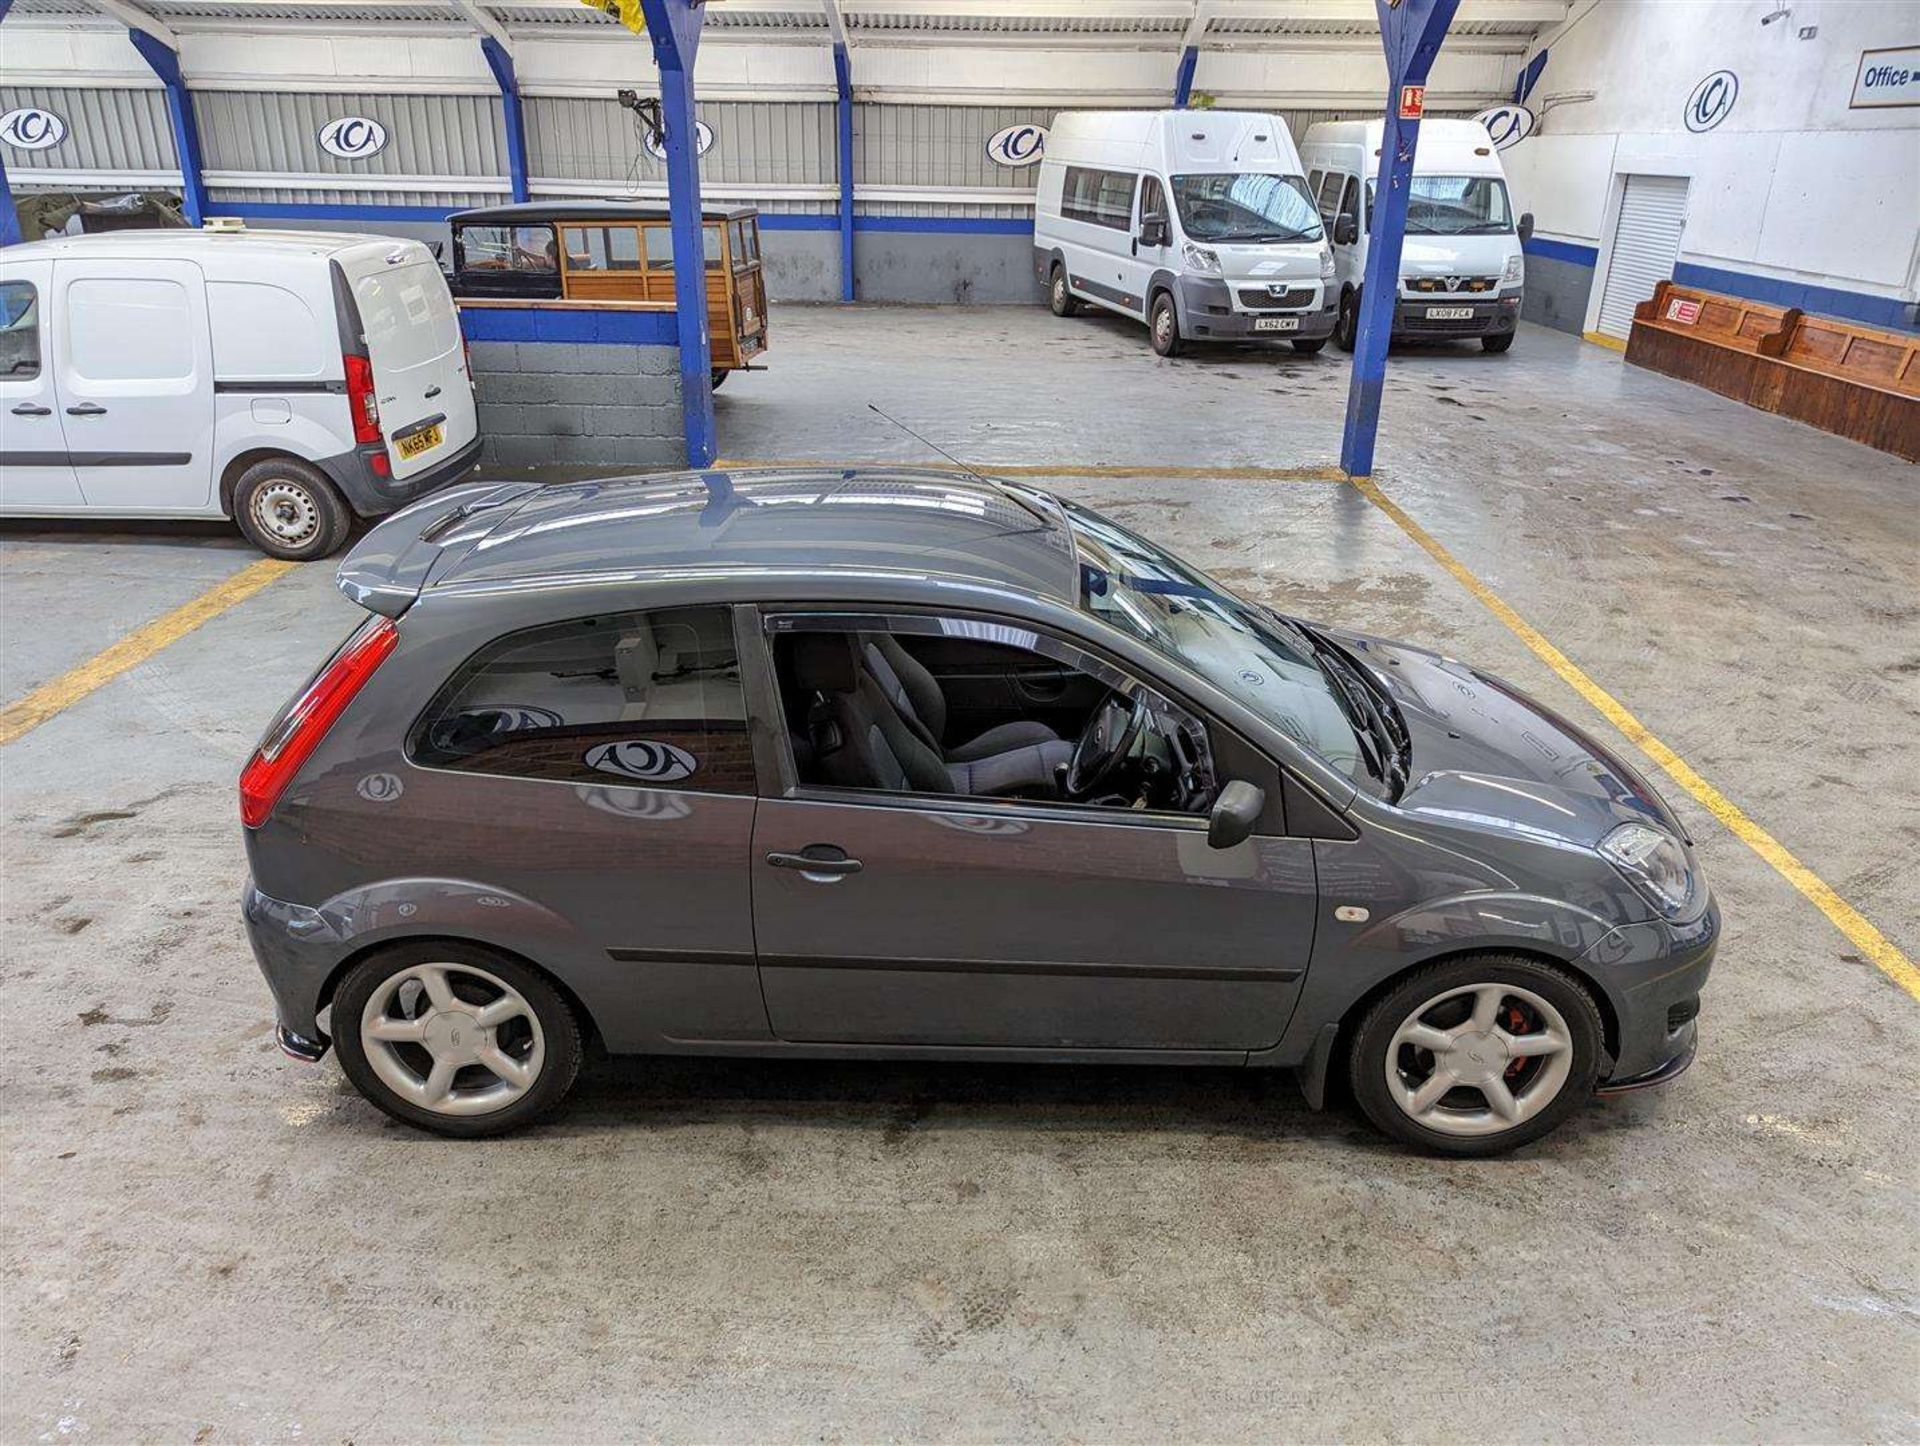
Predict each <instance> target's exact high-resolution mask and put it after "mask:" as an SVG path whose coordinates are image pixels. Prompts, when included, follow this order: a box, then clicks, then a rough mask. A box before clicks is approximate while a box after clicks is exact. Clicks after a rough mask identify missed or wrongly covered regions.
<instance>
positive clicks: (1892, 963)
mask: <svg viewBox="0 0 1920 1446" xmlns="http://www.w3.org/2000/svg"><path fill="white" fill-rule="evenodd" d="M1353 485H1354V486H1355V487H1356V488H1357V489H1358V490H1359V491H1360V493H1361V494H1362V495H1363V496H1364V497H1365V498H1366V499H1367V500H1368V501H1369V502H1371V503H1373V505H1374V506H1375V507H1378V508H1379V509H1380V510H1381V511H1382V512H1384V513H1386V514H1387V516H1388V517H1390V518H1392V519H1393V521H1394V522H1395V524H1397V525H1398V526H1399V528H1400V530H1401V531H1402V532H1404V533H1406V534H1407V536H1408V537H1410V538H1412V539H1413V540H1414V541H1415V542H1416V543H1418V544H1419V545H1420V546H1421V547H1422V548H1423V549H1424V550H1425V551H1426V553H1427V554H1428V556H1430V557H1431V558H1433V560H1434V561H1435V562H1437V563H1439V564H1440V566H1442V567H1444V568H1445V569H1446V570H1447V571H1448V572H1449V573H1451V574H1452V575H1453V578H1454V580H1455V581H1456V582H1458V583H1459V584H1460V585H1461V586H1462V587H1464V588H1465V589H1466V590H1467V591H1468V592H1470V593H1472V594H1473V595H1474V597H1476V598H1477V599H1479V601H1480V602H1481V604H1482V605H1483V606H1485V607H1486V609H1487V611H1489V612H1491V613H1492V614H1493V615H1494V616H1495V617H1497V618H1498V619H1500V621H1501V622H1503V623H1505V624H1506V625H1507V627H1508V629H1510V630H1511V631H1512V632H1513V634H1514V635H1515V636H1516V637H1518V638H1519V639H1520V641H1521V642H1523V643H1525V644H1526V645H1527V646H1528V647H1529V648H1530V649H1532V650H1533V653H1534V655H1535V656H1536V657H1538V658H1539V659H1540V660H1541V661H1542V662H1543V663H1545V664H1546V665H1547V666H1548V667H1549V668H1552V669H1553V671H1554V672H1556V673H1558V674H1559V675H1560V677H1561V678H1562V679H1564V680H1565V681H1566V682H1567V684H1568V685H1569V686H1571V687H1572V688H1573V690H1574V691H1575V692H1577V693H1578V694H1580V696H1581V697H1583V698H1585V699H1586V700H1587V701H1588V702H1589V703H1591V704H1593V706H1594V707H1595V708H1598V709H1599V710H1600V712H1601V713H1602V714H1604V715H1605V717H1606V719H1607V721H1608V722H1610V723H1612V724H1613V726H1614V727H1616V728H1618V729H1619V730H1620V731H1621V732H1622V733H1624V734H1626V735H1627V737H1629V738H1631V739H1632V740H1633V741H1634V743H1635V744H1636V745H1638V747H1639V748H1640V750H1641V751H1642V752H1643V753H1645V754H1646V755H1647V757H1649V758H1651V759H1652V760H1653V761H1654V762H1655V763H1657V764H1658V765H1659V766H1660V768H1661V770H1662V771H1663V772H1665V773H1666V775H1667V777H1669V778H1671V779H1672V780H1673V781H1674V782H1675V783H1677V784H1679V785H1680V787H1682V788H1684V789H1685V790H1686V791H1687V792H1688V793H1690V794H1692V795H1693V797H1694V798H1695V799H1696V800H1697V801H1698V802H1699V803H1700V804H1701V805H1702V806H1703V807H1705V808H1706V810H1707V811H1708V812H1709V813H1711V814H1712V815H1713V816H1714V817H1715V818H1717V819H1719V820H1720V822H1721V823H1723V824H1725V825H1726V826H1727V830H1728V832H1730V833H1731V834H1733V836H1734V837H1735V838H1737V839H1739V840H1740V842H1742V843H1743V844H1745V845H1746V846H1747V847H1748V848H1750V849H1752V850H1753V851H1754V852H1755V853H1757V854H1758V855H1760V857H1761V858H1763V859H1765V860H1766V861H1767V863H1768V864H1769V865H1771V866H1772V868H1773V870H1774V871H1775V872H1776V873H1778V874H1779V875H1780V876H1781V877H1782V878H1784V879H1785V880H1786V881H1787V882H1788V883H1790V884H1792V885H1793V886H1794V887H1795V888H1796V889H1798V890H1799V891H1800V892H1801V893H1803V894H1805V895H1806V896H1807V898H1808V899H1810V900H1812V901H1813V904H1814V907H1816V908H1817V909H1819V910H1820V912H1821V913H1823V914H1825V915H1826V916H1827V918H1828V919H1830V920H1831V921H1832V922H1833V926H1834V927H1835V928H1836V929H1838V930H1839V931H1840V932H1841V933H1842V934H1844V935H1846V937H1847V938H1848V939H1849V940H1851V941H1852V943H1853V945H1854V947H1855V948H1857V949H1858V950H1859V951H1860V952H1861V953H1862V954H1863V955H1865V956H1866V957H1867V958H1868V959H1870V960H1872V961H1873V964H1874V966H1875V967H1876V968H1878V969H1879V970H1880V972H1881V973H1883V974H1885V975H1886V976H1887V977H1888V978H1889V979H1891V980H1893V982H1894V983H1895V984H1898V985H1899V986H1900V987H1901V988H1902V989H1904V990H1906V991H1907V993H1908V994H1910V995H1912V996H1913V998H1915V999H1916V1000H1920V968H1915V966H1914V963H1913V961H1912V960H1911V959H1909V958H1907V956H1906V955H1905V954H1904V953H1902V952H1901V951H1900V949H1899V948H1898V947H1896V946H1895V944H1894V943H1893V941H1892V940H1891V939H1889V938H1887V936H1886V935H1884V934H1882V933H1881V932H1880V931H1879V930H1878V929H1876V928H1874V926H1873V925H1872V924H1871V923H1869V922H1868V921H1867V918H1866V916H1865V915H1863V914H1861V912H1860V911H1859V910H1858V909H1856V908H1854V907H1853V905H1851V904H1849V903H1848V902H1847V901H1846V900H1845V899H1843V898H1841V897H1840V895H1839V894H1837V893H1835V892H1834V890H1833V887H1832V886H1831V885H1830V884H1828V883H1827V881H1826V880H1825V879H1823V878H1821V877H1820V876H1819V875H1818V874H1816V873H1815V872H1814V871H1813V870H1812V869H1810V868H1808V867H1807V866H1806V865H1805V864H1803V863H1801V862H1800V860H1799V859H1797V858H1795V857H1794V856H1793V855H1792V853H1790V852H1789V851H1788V850H1787V848H1786V846H1785V845H1784V844H1782V843H1781V842H1780V841H1779V840H1778V839H1776V838H1775V837H1774V836H1773V835H1772V834H1770V833H1768V832H1767V831H1766V830H1765V829H1764V828H1762V827H1760V825H1759V824H1757V823H1755V822H1754V821H1753V820H1752V819H1751V818H1749V817H1748V816H1747V814H1746V813H1745V812H1744V811H1743V810H1742V809H1741V808H1740V806H1739V805H1738V804H1736V803H1734V802H1733V800H1732V799H1730V798H1728V797H1727V796H1726V795H1725V794H1724V793H1722V792H1721V791H1720V790H1719V789H1717V788H1715V787H1714V786H1713V785H1712V784H1711V783H1708V782H1707V780H1706V779H1704V778H1702V777H1701V776H1700V775H1699V774H1698V773H1696V772H1694V770H1693V768H1692V767H1691V766H1690V765H1689V764H1688V763H1687V761H1686V760H1685V759H1684V758H1682V757H1681V756H1680V755H1679V754H1677V753H1675V752H1674V751H1673V750H1672V749H1671V748H1669V747H1667V745H1666V744H1664V743H1662V742H1661V741H1660V740H1659V739H1658V738H1656V737H1655V736H1654V735H1653V733H1652V732H1651V730H1649V729H1648V727H1647V725H1646V724H1644V723H1642V722H1641V721H1640V720H1639V719H1638V718H1636V717H1634V716H1633V714H1631V713H1629V712H1628V711H1627V709H1626V707H1625V706H1624V705H1623V704H1622V703H1621V702H1620V700H1619V699H1618V698H1615V697H1614V696H1613V695H1612V694H1611V693H1609V692H1608V691H1607V690H1606V689H1605V688H1602V687H1601V686H1600V685H1599V684H1598V683H1596V682H1594V681H1593V679H1592V678H1590V677H1588V676H1587V674H1586V673H1585V672H1584V671H1582V669H1581V668H1580V666H1579V665H1578V664H1577V663H1575V662H1574V661H1573V660H1572V659H1570V658H1569V657H1567V655H1566V654H1565V653H1563V652H1561V651H1560V650H1559V649H1558V648H1556V647H1555V646H1554V645H1553V644H1552V643H1550V642H1548V641H1547V640H1546V639H1545V638H1544V637H1542V636H1541V635H1540V633H1539V632H1538V631H1537V630H1536V629H1535V628H1534V627H1533V625H1532V624H1530V623H1529V622H1527V620H1526V619H1525V618H1523V617H1521V616H1520V614H1518V613H1517V612H1515V611H1514V610H1513V609H1512V608H1511V607H1509V606H1508V605H1507V604H1506V602H1505V601H1504V600H1502V598H1501V597H1500V595H1499V594H1498V593H1496V592H1495V591H1494V590H1493V589H1492V588H1490V587H1488V586H1487V585H1486V584H1485V583H1484V582H1482V581H1480V579H1479V578H1478V577H1476V576H1475V575H1474V574H1473V572H1472V571H1471V570H1470V569H1469V568H1468V567H1467V566H1466V564H1465V563H1463V562H1461V561H1460V560H1459V559H1458V558H1456V557H1455V556H1454V555H1453V554H1452V553H1451V552H1449V551H1447V549H1446V547H1445V546H1443V545H1442V544H1441V543H1440V542H1439V541H1438V540H1437V539H1436V538H1434V537H1433V535H1432V534H1430V533H1429V532H1428V531H1427V530H1426V529H1425V528H1424V527H1422V526H1421V525H1420V524H1419V523H1417V522H1415V521H1414V520H1413V519H1412V518H1411V517H1409V516H1408V515H1407V514H1406V513H1405V512H1404V511H1403V510H1402V509H1401V508H1400V506H1399V504H1398V503H1396V502H1394V501H1393V499H1392V498H1390V497H1388V496H1387V495H1386V494H1385V493H1384V492H1382V491H1381V490H1380V489H1379V487H1378V486H1376V485H1375V484H1374V482H1373V479H1372V478H1370V477H1356V478H1354V479H1353Z"/></svg>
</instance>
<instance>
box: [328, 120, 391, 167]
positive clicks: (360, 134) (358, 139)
mask: <svg viewBox="0 0 1920 1446" xmlns="http://www.w3.org/2000/svg"><path fill="white" fill-rule="evenodd" d="M386 148H387V128H386V127H385V126H383V125H381V124H380V122H379V121H377V120H372V119H370V118H368V117H367V116H363V115H343V116H337V117H335V118H334V119H333V120H330V121H328V122H327V123H326V124H325V125H323V126H321V127H320V149H321V150H323V151H325V152H326V153H327V154H328V155H330V156H338V157H339V158H340V159H341V160H343V161H364V160H366V159H367V157H368V156H377V155H379V154H380V152H382V151H384V150H385V149H386Z"/></svg>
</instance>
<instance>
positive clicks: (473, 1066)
mask: <svg viewBox="0 0 1920 1446" xmlns="http://www.w3.org/2000/svg"><path fill="white" fill-rule="evenodd" d="M333 1033H334V1037H335V1041H336V1043H337V1045H338V1047H339V1051H340V1067H341V1069H343V1070H344V1071H346V1075H347V1078H348V1079H350V1080H352V1081H353V1084H354V1087H355V1088H356V1089H358V1090H359V1091H360V1093H361V1094H363V1095H365V1096H366V1097H367V1099H368V1100H370V1101H371V1102H372V1103H373V1104H375V1105H377V1106H378V1107H379V1108H380V1109H382V1110H385V1111H386V1112H387V1113H388V1114H390V1115H392V1116H393V1117H394V1118H395V1119H397V1120H401V1121H404V1122H405V1123H407V1124H410V1125H418V1126H419V1127H420V1128H422V1129H426V1130H432V1131H434V1132H435V1133H436V1134H442V1135H454V1136H461V1137H473V1136H478V1135H497V1134H500V1133H502V1132H504V1131H507V1130H511V1129H514V1128H517V1127H518V1126H520V1125H524V1124H526V1123H527V1122H528V1121H530V1120H533V1119H536V1118H538V1117H539V1116H540V1115H542V1114H544V1113H546V1112H547V1111H548V1110H550V1109H552V1108H553V1107H554V1106H555V1105H557V1104H558V1103H559V1102H560V1101H561V1100H562V1099H563V1098H565V1096H566V1093H567V1091H568V1090H570V1089H571V1088H573V1081H574V1077H575V1076H576V1075H578V1074H579V1072H580V1057H581V1047H580V1025H579V1021H578V1020H576V1019H575V1018H574V1015H573V1010H572V1009H571V1008H569V1007H568V1005H567V1002H566V1001H565V1000H564V999H562V998H561V997H560V994H559V992H558V991H557V990H555V989H554V987H553V986H552V985H551V984H550V983H548V982H547V980H546V979H545V978H543V977H542V976H541V975H540V974H538V973H537V972H535V971H534V970H532V969H530V968H528V967H527V966H526V965H524V964H522V963H520V962H519V961H517V960H515V959H512V958H509V957H508V956H507V955H505V954H500V953H497V952H495V951H494V950H491V949H486V948H482V947H481V946H479V945H474V944H455V943H418V944H403V945H398V946H396V947H394V948H391V949H384V950H381V951H380V952H379V953H377V954H374V955H372V956H371V957H369V958H367V959H365V960H362V961H361V962H360V963H359V964H357V965H355V966H354V968H353V971H352V972H351V973H349V974H348V975H347V977H346V979H345V980H343V981H342V983H341V985H340V988H339V991H338V992H337V993H336V994H335V996H334V1001H333Z"/></svg>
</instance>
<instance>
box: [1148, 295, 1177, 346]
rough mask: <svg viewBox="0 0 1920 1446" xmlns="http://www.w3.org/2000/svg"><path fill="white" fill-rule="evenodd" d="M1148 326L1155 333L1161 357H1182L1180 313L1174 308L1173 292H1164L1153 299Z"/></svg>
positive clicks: (1154, 344) (1154, 340)
mask: <svg viewBox="0 0 1920 1446" xmlns="http://www.w3.org/2000/svg"><path fill="white" fill-rule="evenodd" d="M1147 326H1148V328H1149V329H1150V330H1151V331H1152V333H1153V349H1154V350H1155V351H1157V352H1159V353H1160V355H1161V356H1179V355H1180V313H1179V311H1178V310H1176V309H1175V307H1174V304H1173V294H1172V293H1171V292H1167V291H1163V292H1161V293H1160V294H1159V295H1158V296H1156V297H1154V298H1153V306H1152V309H1151V310H1149V311H1148V313H1147Z"/></svg>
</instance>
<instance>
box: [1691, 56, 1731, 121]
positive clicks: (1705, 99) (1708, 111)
mask: <svg viewBox="0 0 1920 1446" xmlns="http://www.w3.org/2000/svg"><path fill="white" fill-rule="evenodd" d="M1739 98H1740V77H1739V76H1737V75H1735V74H1734V73H1733V72H1732V71H1731V70H1716V71H1714V73H1713V74H1712V75H1710V76H1708V77H1707V78H1706V79H1705V80H1703V81H1701V82H1700V83H1699V84H1698V85H1696V86H1695V87H1694V88H1693V94H1692V95H1690V96H1688V97H1687V109H1686V120H1687V129H1688V130H1690V131H1710V130H1712V129H1713V128H1714V127H1715V126H1717V125H1719V124H1720V122H1721V121H1723V120H1725V119H1726V118H1727V116H1728V114H1729V113H1730V112H1731V111H1732V110H1733V103H1734V102H1735V101H1736V100H1738V99H1739Z"/></svg>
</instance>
